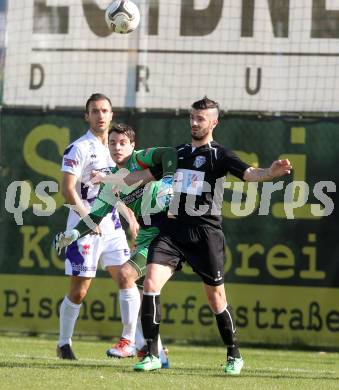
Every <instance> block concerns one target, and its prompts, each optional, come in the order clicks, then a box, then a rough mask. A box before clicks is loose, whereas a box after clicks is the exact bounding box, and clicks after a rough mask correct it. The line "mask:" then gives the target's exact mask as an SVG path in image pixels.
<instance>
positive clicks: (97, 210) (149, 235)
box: [57, 124, 177, 367]
mask: <svg viewBox="0 0 339 390" xmlns="http://www.w3.org/2000/svg"><path fill="white" fill-rule="evenodd" d="M108 142H109V149H110V153H111V157H112V159H113V160H114V162H115V163H116V164H117V166H116V167H115V168H112V174H114V175H110V176H107V177H104V176H102V174H100V173H98V174H97V175H96V176H95V177H94V179H93V180H92V183H95V182H98V181H103V182H106V184H102V188H101V191H100V193H99V195H98V197H97V199H96V200H95V202H94V204H93V206H92V208H91V212H90V214H89V215H88V216H86V217H85V218H84V219H83V220H81V221H80V222H79V224H78V225H77V226H76V227H75V228H74V229H73V230H72V231H71V232H65V233H61V234H59V237H58V238H57V246H58V249H59V250H61V249H62V247H64V246H66V245H69V244H70V243H71V242H72V241H74V240H75V239H78V238H79V237H81V236H84V235H85V234H88V233H90V232H91V231H92V230H93V228H94V227H95V226H97V225H98V224H99V223H100V221H101V219H102V218H103V217H104V216H105V215H107V214H108V213H109V212H110V211H111V209H112V207H113V206H115V205H116V204H117V202H119V201H121V202H123V203H124V204H125V205H126V206H127V207H128V208H130V209H131V210H132V211H133V212H134V214H135V217H136V218H137V220H138V222H139V225H140V230H139V232H138V235H137V237H136V240H135V241H136V248H135V250H134V251H133V252H132V255H131V258H130V260H129V261H128V262H127V263H125V264H124V265H123V266H122V268H121V270H120V272H119V276H118V280H119V289H120V294H121V293H125V294H126V293H132V291H133V294H135V289H136V287H135V281H137V280H138V279H139V281H140V278H141V277H143V276H144V274H145V271H146V263H147V252H148V246H149V245H150V243H151V242H152V241H153V239H154V238H155V237H156V236H157V235H158V233H159V227H160V225H161V223H162V221H163V220H164V219H165V218H167V209H168V204H169V201H170V196H171V192H172V180H173V175H174V173H175V170H176V166H177V151H176V149H174V148H170V147H162V148H150V149H146V150H139V151H135V150H134V147H135V133H134V131H133V129H132V128H131V127H130V126H128V125H124V124H118V125H115V126H113V127H112V129H111V130H110V132H109V136H108ZM138 171H140V175H138V174H136V173H137V172H138ZM132 172H134V174H133V175H128V174H129V173H132ZM119 177H120V179H119ZM132 177H133V181H129V178H132ZM154 178H156V179H159V178H161V179H159V180H158V181H154ZM139 179H140V180H139ZM148 181H149V183H147V182H148ZM112 183H113V184H114V183H115V184H118V183H119V184H120V185H119V191H115V190H114V186H113V188H112ZM122 183H124V184H126V185H125V186H122V185H121V184H122ZM146 183H147V184H146ZM139 284H140V282H139ZM133 313H134V314H136V317H134V318H129V319H123V318H122V321H123V324H124V331H123V334H122V337H121V339H120V341H119V342H118V343H117V344H116V345H115V346H113V347H112V348H110V349H109V350H108V351H107V355H108V356H112V357H127V356H133V355H134V354H135V348H134V345H133V341H134V340H130V339H131V337H130V334H131V328H132V329H134V330H135V326H136V320H137V316H138V310H137V311H136V310H133ZM125 328H126V329H127V330H126V331H125ZM140 329H141V327H140ZM132 332H133V331H132ZM137 333H138V332H137ZM141 333H142V332H141ZM126 335H129V338H127V337H126ZM139 338H140V336H139ZM139 347H140V344H139ZM159 350H161V347H160V349H159ZM141 354H142V352H141V353H140V354H139V356H141ZM162 355H163V359H162V365H163V367H166V365H167V366H168V360H167V359H166V356H165V354H164V353H163V354H162Z"/></svg>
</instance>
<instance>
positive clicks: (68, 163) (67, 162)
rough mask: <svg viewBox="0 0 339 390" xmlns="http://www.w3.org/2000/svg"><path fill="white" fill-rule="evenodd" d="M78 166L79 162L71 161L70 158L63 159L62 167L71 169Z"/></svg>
mask: <svg viewBox="0 0 339 390" xmlns="http://www.w3.org/2000/svg"><path fill="white" fill-rule="evenodd" d="M78 164H79V161H77V160H73V159H71V158H66V157H64V165H65V166H66V167H71V168H73V167H75V166H77V165H78Z"/></svg>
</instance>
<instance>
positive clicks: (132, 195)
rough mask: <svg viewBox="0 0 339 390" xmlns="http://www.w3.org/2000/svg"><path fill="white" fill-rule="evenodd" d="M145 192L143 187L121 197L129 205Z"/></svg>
mask: <svg viewBox="0 0 339 390" xmlns="http://www.w3.org/2000/svg"><path fill="white" fill-rule="evenodd" d="M143 193H144V188H143V187H141V188H138V189H136V190H135V191H133V192H131V193H130V194H128V195H126V196H121V199H122V201H123V202H124V203H125V205H129V204H130V203H133V202H135V201H136V200H137V199H139V198H141V197H142V195H143Z"/></svg>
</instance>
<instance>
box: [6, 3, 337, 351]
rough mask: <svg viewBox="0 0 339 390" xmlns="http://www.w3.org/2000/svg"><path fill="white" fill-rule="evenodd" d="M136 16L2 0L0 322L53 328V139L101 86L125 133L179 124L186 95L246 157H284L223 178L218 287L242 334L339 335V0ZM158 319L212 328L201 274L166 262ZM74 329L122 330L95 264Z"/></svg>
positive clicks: (170, 139)
mask: <svg viewBox="0 0 339 390" xmlns="http://www.w3.org/2000/svg"><path fill="white" fill-rule="evenodd" d="M135 3H136V4H137V5H138V7H139V9H140V13H141V22H140V26H139V28H138V29H137V30H136V31H134V32H133V33H130V34H128V35H119V34H115V33H112V32H111V31H110V30H109V29H108V28H107V26H106V24H105V21H104V11H105V8H106V7H107V5H108V4H109V1H106V0H23V1H14V0H0V147H1V156H0V173H1V176H0V177H1V199H2V202H3V206H2V207H1V210H0V218H1V236H0V256H1V257H0V331H2V332H7V331H15V332H23V333H30V334H39V333H50V334H51V335H55V334H56V333H57V332H58V326H59V325H58V310H59V305H60V303H61V301H62V299H63V296H64V295H65V293H66V292H67V289H68V280H67V277H65V276H64V271H63V260H62V258H59V257H58V256H57V255H56V253H55V252H54V251H53V249H52V247H51V242H52V239H53V237H54V235H55V234H56V233H57V232H58V231H62V230H64V228H65V221H66V216H67V209H66V207H64V206H63V203H64V200H63V198H62V196H61V194H60V193H59V188H60V180H61V172H60V163H61V158H62V154H63V151H64V149H65V148H66V146H67V145H68V144H69V143H70V142H72V141H73V140H74V139H76V138H78V137H79V136H80V135H82V134H83V133H84V132H85V131H86V129H87V124H86V122H85V121H84V119H83V115H84V105H85V102H86V100H87V98H88V97H89V96H90V95H91V94H92V93H95V92H101V93H104V94H106V95H108V96H109V97H110V98H111V100H112V103H113V106H114V112H115V120H116V121H117V122H127V123H129V124H131V125H132V126H134V127H135V128H136V130H137V148H145V147H150V146H165V145H166V146H167V145H170V146H175V145H178V144H181V143H184V142H188V141H189V140H190V129H189V123H188V108H189V107H190V105H191V104H192V103H193V102H194V101H196V100H198V99H201V98H202V97H203V96H205V95H207V96H208V97H209V98H211V99H213V100H217V101H218V102H219V103H220V107H221V109H222V113H221V118H220V123H219V125H218V127H217V128H216V130H215V139H216V141H218V142H219V143H221V144H223V145H225V146H226V147H228V148H231V149H233V150H235V151H236V152H237V153H238V154H239V156H240V157H241V158H242V159H243V160H245V161H246V162H248V163H249V164H251V165H253V166H260V167H268V166H269V165H270V164H271V162H272V161H273V160H275V159H278V158H289V159H290V161H291V162H292V164H293V166H294V170H293V172H292V174H291V175H290V177H288V178H284V180H283V181H281V182H279V184H278V183H276V184H275V185H274V186H272V185H267V183H266V185H262V184H261V185H255V184H251V185H243V184H242V183H240V182H239V181H238V180H236V179H234V178H232V177H227V178H226V179H225V180H226V181H225V187H226V190H225V195H224V201H223V207H222V213H223V217H224V219H223V229H224V232H225V235H226V240H227V248H226V253H225V278H226V291H227V293H228V297H229V301H230V302H231V304H232V305H233V308H234V313H235V317H236V323H237V327H238V331H239V338H240V340H241V341H242V342H243V343H247V344H256V345H257V344H265V345H279V344H280V345H291V346H298V347H312V348H317V347H329V346H332V347H333V346H334V347H337V346H338V343H339V299H338V296H339V261H338V260H339V244H338V237H339V235H338V233H339V228H338V226H339V223H338V222H339V221H338V211H337V200H338V195H337V189H336V183H337V182H338V176H339V173H338V162H339V161H338V160H339V158H338V153H339V146H338V145H339V127H338V126H339V123H338V119H339V1H336V0H327V1H326V0H313V1H312V0H298V1H297V0H256V1H255V0H242V1H240V0H195V1H194V0H167V1H163V0H135ZM162 318H163V327H162V335H163V337H164V338H168V339H174V340H175V339H185V340H189V341H199V342H207V343H208V342H211V343H212V342H214V341H216V340H218V339H219V337H218V332H217V327H216V326H215V323H214V316H213V314H212V312H211V311H210V309H209V307H208V305H207V302H206V300H205V297H204V295H203V291H202V285H201V283H200V281H199V279H198V278H197V277H196V276H195V275H194V274H193V273H192V271H191V270H190V269H189V268H184V270H183V272H182V273H179V274H177V275H176V276H175V277H174V278H173V280H172V281H170V282H169V283H168V284H167V285H166V287H165V289H164V295H163V299H162ZM76 331H77V333H78V334H80V335H84V336H87V335H88V336H89V335H92V336H93V335H94V336H105V337H113V336H119V335H120V332H121V322H120V313H119V304H118V299H117V288H116V286H115V285H114V283H113V282H112V281H111V280H110V279H109V278H108V276H107V275H106V274H105V273H103V272H99V274H98V278H97V279H96V280H95V281H94V282H93V285H92V287H91V289H90V293H89V295H88V296H87V297H86V302H85V303H84V305H83V307H82V311H81V315H80V318H79V321H78V323H77V328H76Z"/></svg>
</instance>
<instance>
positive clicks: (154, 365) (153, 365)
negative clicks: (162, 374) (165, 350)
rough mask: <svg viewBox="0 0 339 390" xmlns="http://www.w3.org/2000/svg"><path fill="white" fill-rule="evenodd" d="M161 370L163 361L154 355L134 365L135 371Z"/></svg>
mask: <svg viewBox="0 0 339 390" xmlns="http://www.w3.org/2000/svg"><path fill="white" fill-rule="evenodd" d="M159 368H161V360H160V359H159V358H158V357H156V356H153V355H147V356H145V357H144V358H143V359H142V360H140V362H138V363H137V364H135V365H134V371H154V370H158V369H159Z"/></svg>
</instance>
